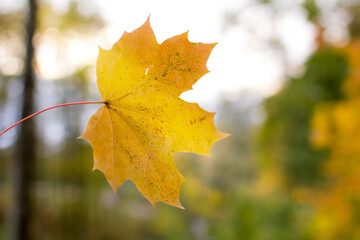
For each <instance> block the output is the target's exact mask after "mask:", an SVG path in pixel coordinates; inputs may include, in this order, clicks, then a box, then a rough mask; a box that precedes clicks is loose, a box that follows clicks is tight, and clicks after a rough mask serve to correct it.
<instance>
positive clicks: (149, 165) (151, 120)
mask: <svg viewBox="0 0 360 240" xmlns="http://www.w3.org/2000/svg"><path fill="white" fill-rule="evenodd" d="M214 46H215V44H203V43H192V42H189V41H188V39H187V33H184V34H181V35H178V36H175V37H172V38H170V39H168V40H166V41H164V42H163V43H162V44H158V43H157V42H156V39H155V35H154V33H153V30H152V29H151V26H150V22H149V19H148V20H147V21H146V22H145V24H144V25H142V26H141V27H140V28H138V29H136V30H135V31H133V32H131V33H127V32H125V33H124V34H123V36H122V37H121V38H120V40H119V41H118V42H116V43H115V44H114V46H113V47H112V49H111V50H103V49H100V53H99V58H98V61H97V77H98V81H97V84H98V88H99V91H100V94H101V97H102V99H103V101H104V102H105V105H104V106H102V107H101V108H100V109H99V110H98V111H97V112H96V113H95V114H94V115H93V116H92V117H91V119H90V120H89V122H88V124H87V126H86V129H85V131H84V133H83V134H82V135H81V137H82V138H84V139H86V140H87V141H88V142H89V143H90V144H91V146H92V148H93V150H94V162H95V163H94V169H99V170H100V171H102V172H103V173H104V174H105V176H106V179H107V180H108V182H109V183H110V185H111V186H112V188H113V190H114V191H116V189H117V188H118V187H119V186H120V185H122V184H123V183H124V182H125V181H126V180H128V179H130V180H132V181H133V182H134V183H135V185H136V186H137V188H138V189H139V191H140V192H141V193H142V194H143V195H144V196H145V197H146V198H147V199H148V200H149V201H150V202H151V203H152V204H153V205H154V204H155V203H156V202H159V201H162V202H165V203H167V204H170V205H173V206H176V207H179V208H182V206H181V203H180V200H179V191H180V185H181V184H182V182H184V178H183V176H182V175H181V174H180V173H179V172H178V170H177V169H176V166H175V164H174V160H173V156H174V153H175V152H178V151H182V152H196V153H199V154H206V155H208V154H209V151H210V147H211V145H212V144H213V143H214V142H216V141H217V140H219V139H221V138H224V137H226V136H227V135H226V134H223V133H221V132H219V131H217V130H216V128H215V126H214V123H213V118H214V113H209V112H206V111H205V110H203V109H201V108H200V107H199V106H198V104H195V103H188V102H185V101H183V100H182V99H180V98H179V95H180V94H181V93H182V92H184V91H187V90H190V89H191V88H192V85H193V84H194V83H195V82H196V81H197V80H198V79H199V78H200V77H202V76H203V75H204V74H206V73H207V72H208V69H207V68H206V62H207V59H208V57H209V55H210V53H211V51H212V49H213V48H214Z"/></svg>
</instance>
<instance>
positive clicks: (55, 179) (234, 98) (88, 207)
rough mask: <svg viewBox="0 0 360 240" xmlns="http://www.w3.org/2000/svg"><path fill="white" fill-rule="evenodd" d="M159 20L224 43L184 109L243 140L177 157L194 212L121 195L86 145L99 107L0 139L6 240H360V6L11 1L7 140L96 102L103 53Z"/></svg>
mask: <svg viewBox="0 0 360 240" xmlns="http://www.w3.org/2000/svg"><path fill="white" fill-rule="evenodd" d="M150 14H151V25H152V27H153V29H154V32H155V35H156V36H157V40H158V42H162V41H164V40H165V39H167V38H169V37H171V36H174V35H177V34H180V33H183V32H185V31H187V30H190V32H189V39H190V41H193V42H206V43H210V42H219V44H218V45H217V46H216V47H215V49H214V51H213V53H212V54H211V56H210V59H209V62H208V68H209V69H210V71H211V72H210V73H209V74H207V75H206V76H204V77H203V78H202V79H200V80H199V81H198V83H196V84H195V86H194V90H192V91H189V92H186V93H184V94H183V95H182V96H181V97H182V98H183V99H185V100H187V101H191V102H198V103H199V104H200V106H202V107H203V108H204V109H206V110H208V111H216V112H217V114H216V119H215V120H216V126H217V128H218V129H219V130H221V131H223V132H227V133H230V134H231V136H230V137H228V138H226V139H224V140H222V141H219V142H217V143H216V144H214V146H213V147H212V150H211V158H209V157H206V156H201V155H196V154H191V153H176V154H175V162H176V165H177V167H178V169H179V171H180V172H181V173H182V174H183V175H184V176H185V178H186V179H187V181H186V182H185V183H184V184H183V185H182V188H181V195H180V196H181V202H182V204H183V206H184V207H185V208H186V210H185V211H184V210H180V209H177V208H174V207H171V206H167V205H165V204H162V203H158V204H157V205H156V207H155V208H153V207H152V206H151V204H150V203H149V202H148V201H147V200H146V199H145V198H144V197H143V196H141V194H140V193H139V192H138V191H137V190H136V187H135V186H134V184H133V183H132V182H126V183H125V184H124V185H123V186H122V187H120V188H119V189H118V191H117V193H116V194H115V195H114V194H113V192H112V190H111V188H110V186H109V185H108V183H107V182H106V180H105V177H104V176H103V174H102V173H100V172H99V171H95V172H92V165H93V159H92V150H91V148H90V146H89V144H87V143H86V142H85V141H83V140H79V139H77V136H79V135H80V134H81V133H82V131H83V129H84V127H85V125H86V123H87V120H88V119H89V117H90V116H91V115H92V114H93V113H94V112H95V111H96V109H97V108H98V106H93V105H83V106H69V107H64V108H59V109H56V110H51V111H49V112H47V113H44V114H41V115H39V116H37V117H35V118H33V119H32V120H29V121H26V122H24V123H23V124H22V125H21V126H17V127H16V128H15V129H12V130H10V131H9V132H7V133H6V134H4V135H2V136H1V137H0V239H14V240H18V239H90V240H91V239H174V240H180V239H194V240H205V239H206V240H210V239H211V240H215V239H240V240H241V239H244V240H252V239H253V240H255V239H256V240H283V239H284V240H286V239H289V240H297V239H299V240H300V239H301V240H303V239H304V240H307V239H308V240H316V239H321V240H324V239H326V240H333V239H334V240H339V239H347V240H358V239H360V134H359V132H360V109H359V106H360V1H359V0H348V1H347V0H241V1H240V0H223V1H216V0H207V1H205V0H197V1H194V0H183V1H163V0H152V1H146V0H135V1H131V2H130V1H116V0H103V1H100V0H63V1H56V0H38V1H35V0H2V1H1V2H0V129H1V130H3V129H5V128H6V127H8V126H10V125H11V124H12V123H14V122H16V121H17V120H19V119H20V118H21V117H22V116H26V115H29V114H31V113H33V112H35V111H37V110H40V109H43V108H45V107H50V106H52V105H55V104H60V103H65V102H74V101H87V100H93V101H95V100H99V99H100V96H99V94H98V90H97V86H96V74H95V63H96V58H97V54H98V46H101V47H102V48H105V49H110V48H111V46H112V44H113V43H115V42H116V41H117V40H118V39H119V38H120V36H121V35H122V33H123V31H124V30H127V31H132V30H133V29H135V28H137V27H139V26H140V25H141V24H143V23H144V22H145V20H146V19H147V17H148V16H149V15H150Z"/></svg>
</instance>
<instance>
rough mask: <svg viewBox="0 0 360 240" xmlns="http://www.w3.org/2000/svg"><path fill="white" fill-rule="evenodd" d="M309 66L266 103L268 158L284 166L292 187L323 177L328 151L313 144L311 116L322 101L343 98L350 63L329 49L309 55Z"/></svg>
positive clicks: (264, 143)
mask: <svg viewBox="0 0 360 240" xmlns="http://www.w3.org/2000/svg"><path fill="white" fill-rule="evenodd" d="M305 69H306V70H305V73H304V74H303V76H301V77H299V78H291V79H289V80H288V82H286V83H285V86H284V87H283V89H281V90H280V92H279V93H277V94H276V95H274V96H272V97H270V98H268V99H266V100H265V102H264V107H265V111H266V115H267V119H266V121H265V123H264V125H263V130H262V133H261V134H262V136H261V137H260V138H261V140H260V141H261V143H262V146H263V156H264V159H265V160H264V161H265V164H269V165H272V166H271V167H273V168H281V169H282V174H284V175H285V179H286V180H285V181H286V183H285V184H286V185H287V186H288V187H289V188H290V189H292V188H293V187H296V186H299V185H311V184H314V183H315V182H316V180H318V179H319V177H320V175H319V174H320V170H321V168H320V167H321V164H322V163H323V162H324V161H325V160H326V157H327V152H326V151H315V150H314V149H313V148H312V146H311V144H310V141H309V136H310V132H311V118H312V115H313V112H314V108H315V106H316V105H317V104H318V103H320V102H322V101H336V100H340V99H341V98H342V92H341V86H342V84H343V82H344V80H345V79H346V77H347V72H348V65H347V61H346V58H345V56H343V55H342V54H341V53H339V52H338V51H336V50H334V49H331V48H325V49H320V50H319V51H317V52H315V53H314V54H313V55H312V56H311V57H310V58H309V60H308V61H307V63H306V64H305Z"/></svg>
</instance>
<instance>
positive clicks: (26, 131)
mask: <svg viewBox="0 0 360 240" xmlns="http://www.w3.org/2000/svg"><path fill="white" fill-rule="evenodd" d="M28 3H29V14H28V21H27V27H26V33H27V35H26V56H25V70H24V75H23V81H24V83H23V86H24V90H23V99H22V112H21V114H22V117H23V118H24V117H26V116H28V115H30V114H32V113H33V111H34V92H35V76H34V69H33V64H32V62H33V58H34V46H33V38H34V33H35V29H36V8H37V3H36V0H29V1H28ZM35 144H36V137H35V126H34V122H33V120H32V119H29V120H27V121H25V122H23V123H22V124H21V125H20V128H19V134H18V140H17V145H16V147H15V158H14V172H13V174H14V205H13V206H14V207H13V211H12V212H13V220H12V226H11V227H12V229H11V233H10V239H11V240H28V239H30V238H31V234H30V231H31V229H30V221H31V216H32V204H31V200H32V197H31V195H32V187H33V183H34V178H35V172H36V171H35V158H36V156H35V154H36V153H35V149H36V145H35Z"/></svg>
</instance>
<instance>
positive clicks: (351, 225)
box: [311, 41, 360, 239]
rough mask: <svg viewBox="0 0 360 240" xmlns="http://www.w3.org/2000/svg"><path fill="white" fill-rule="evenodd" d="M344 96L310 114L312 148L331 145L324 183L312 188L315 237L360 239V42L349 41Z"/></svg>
mask: <svg viewBox="0 0 360 240" xmlns="http://www.w3.org/2000/svg"><path fill="white" fill-rule="evenodd" d="M344 52H345V53H346V54H347V55H348V56H349V64H350V73H349V78H348V79H347V81H346V83H345V84H344V92H345V94H346V99H345V100H343V101H340V102H337V103H328V104H321V105H319V106H318V107H317V109H316V111H315V114H314V117H313V135H312V142H313V145H314V147H315V148H318V149H319V148H328V149H330V159H329V160H328V162H327V163H326V165H325V166H324V176H325V178H326V179H327V187H325V189H324V190H322V191H321V190H318V191H316V192H315V191H314V194H316V196H317V197H316V198H314V199H312V201H311V202H312V203H313V204H314V206H315V207H316V211H317V212H316V215H315V223H314V224H315V228H316V229H315V232H316V237H315V239H349V238H350V237H351V239H360V232H359V230H358V229H360V215H359V211H358V210H357V209H359V207H360V134H359V133H360V42H359V41H355V42H353V43H351V44H350V45H349V46H348V47H347V48H345V50H344Z"/></svg>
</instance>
